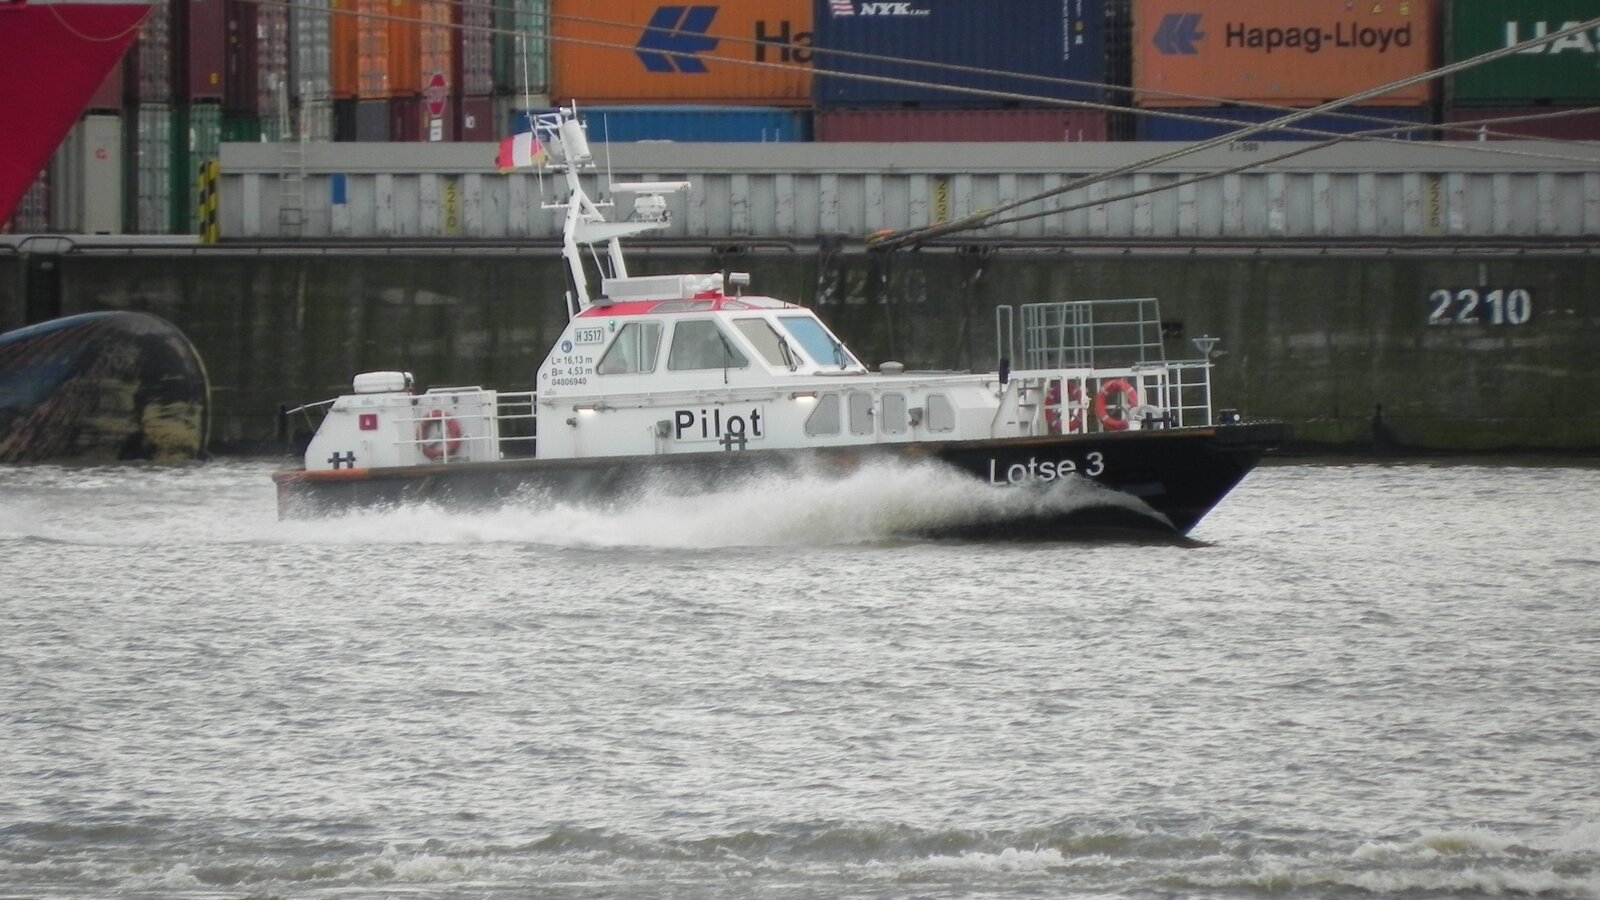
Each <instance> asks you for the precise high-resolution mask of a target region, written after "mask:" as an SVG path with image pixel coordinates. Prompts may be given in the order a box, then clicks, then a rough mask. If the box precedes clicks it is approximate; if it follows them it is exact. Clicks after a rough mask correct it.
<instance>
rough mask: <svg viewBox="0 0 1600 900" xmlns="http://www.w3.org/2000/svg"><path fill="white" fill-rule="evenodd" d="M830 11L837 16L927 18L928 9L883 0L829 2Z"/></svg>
mask: <svg viewBox="0 0 1600 900" xmlns="http://www.w3.org/2000/svg"><path fill="white" fill-rule="evenodd" d="M828 9H829V10H830V11H831V12H832V13H833V15H836V16H854V15H858V14H859V15H863V16H926V15H928V14H929V12H928V10H926V9H918V8H917V7H916V6H914V5H913V4H910V3H898V2H882V0H861V2H859V3H858V2H856V0H829V3H828Z"/></svg>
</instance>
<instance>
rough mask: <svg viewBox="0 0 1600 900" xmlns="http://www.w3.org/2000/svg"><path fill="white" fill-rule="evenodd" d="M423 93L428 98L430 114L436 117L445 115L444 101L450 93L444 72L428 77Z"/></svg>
mask: <svg viewBox="0 0 1600 900" xmlns="http://www.w3.org/2000/svg"><path fill="white" fill-rule="evenodd" d="M422 94H423V96H425V97H427V98H428V115H430V116H433V117H434V118H435V119H437V118H439V117H440V116H442V115H444V101H445V98H446V97H448V96H449V95H450V93H449V87H448V86H447V85H446V83H445V80H444V73H443V72H435V73H433V75H432V76H431V77H430V78H429V79H428V86H427V87H426V88H424V89H423V91H422Z"/></svg>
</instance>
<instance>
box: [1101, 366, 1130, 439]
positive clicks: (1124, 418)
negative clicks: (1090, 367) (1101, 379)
mask: <svg viewBox="0 0 1600 900" xmlns="http://www.w3.org/2000/svg"><path fill="white" fill-rule="evenodd" d="M1116 394H1120V395H1121V396H1122V402H1121V403H1119V404H1118V405H1117V408H1116V409H1115V410H1113V409H1112V408H1111V397H1112V396H1113V395H1116ZM1138 405H1139V389H1138V388H1136V387H1134V386H1133V383H1132V382H1130V381H1128V379H1126V378H1113V379H1111V380H1110V381H1108V382H1106V383H1105V384H1102V385H1100V391H1099V393H1097V394H1095V395H1094V417H1095V418H1096V419H1099V420H1100V424H1101V426H1103V427H1104V428H1105V429H1106V430H1107V431H1127V430H1128V418H1129V415H1130V413H1129V412H1128V411H1129V410H1131V409H1133V408H1134V407H1135V406H1138ZM1113 413H1115V414H1113Z"/></svg>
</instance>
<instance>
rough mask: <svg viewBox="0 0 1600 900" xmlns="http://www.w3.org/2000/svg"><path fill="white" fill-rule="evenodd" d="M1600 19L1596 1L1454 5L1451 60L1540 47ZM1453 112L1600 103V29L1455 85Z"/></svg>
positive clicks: (1522, 54) (1472, 73)
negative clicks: (1471, 108)
mask: <svg viewBox="0 0 1600 900" xmlns="http://www.w3.org/2000/svg"><path fill="white" fill-rule="evenodd" d="M1597 16H1600V3H1596V2H1595V0H1518V2H1516V3H1506V2H1504V0H1454V2H1453V3H1451V4H1450V12H1449V14H1448V15H1447V16H1446V18H1447V24H1446V28H1445V35H1446V36H1445V58H1446V61H1447V62H1458V61H1461V60H1468V59H1471V58H1473V57H1475V56H1480V55H1482V54H1484V53H1488V52H1491V51H1494V50H1501V49H1505V48H1507V47H1514V46H1516V45H1518V44H1522V43H1526V42H1528V41H1534V40H1537V39H1539V38H1542V37H1546V36H1547V35H1550V34H1554V33H1555V32H1558V31H1562V30H1565V29H1566V28H1568V27H1571V26H1573V25H1577V24H1579V23H1581V22H1586V21H1588V20H1590V19H1593V18H1595V17H1597ZM1445 91H1446V94H1445V96H1446V99H1447V100H1449V101H1450V102H1451V103H1452V104H1453V105H1456V106H1462V105H1467V104H1473V105H1505V106H1510V105H1513V104H1520V103H1531V102H1548V103H1570V104H1592V103H1596V102H1600V28H1596V29H1589V30H1584V31H1580V32H1578V33H1576V34H1572V35H1568V36H1566V37H1563V38H1557V39H1556V40H1553V41H1548V42H1545V43H1543V44H1540V45H1538V46H1534V47H1528V48H1526V49H1524V50H1521V51H1518V52H1517V53H1514V54H1512V55H1510V56H1507V57H1503V58H1501V59H1497V60H1495V61H1494V62H1490V63H1484V64H1482V65H1478V66H1473V67H1472V68H1469V69H1467V70H1465V71H1462V72H1459V73H1457V74H1455V75H1452V76H1450V77H1449V79H1448V80H1447V82H1446V85H1445Z"/></svg>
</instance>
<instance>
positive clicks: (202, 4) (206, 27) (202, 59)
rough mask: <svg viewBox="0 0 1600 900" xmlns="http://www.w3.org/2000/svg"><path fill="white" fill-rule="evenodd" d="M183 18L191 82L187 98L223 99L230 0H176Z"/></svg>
mask: <svg viewBox="0 0 1600 900" xmlns="http://www.w3.org/2000/svg"><path fill="white" fill-rule="evenodd" d="M173 2H175V3H176V4H177V8H178V9H179V10H180V11H181V12H182V14H183V15H184V22H183V30H182V33H183V35H184V38H185V43H186V44H187V45H188V48H189V52H188V57H187V59H188V69H189V79H188V82H189V83H188V85H187V88H186V90H185V96H184V99H187V100H189V101H190V102H195V101H217V102H221V101H222V100H223V99H224V96H225V92H226V90H227V85H226V84H225V83H224V82H225V81H226V78H227V74H226V73H227V71H228V43H229V34H228V12H227V9H226V4H227V2H228V0H173Z"/></svg>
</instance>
